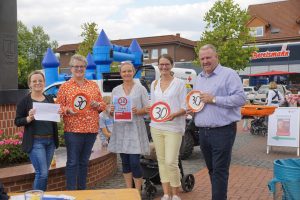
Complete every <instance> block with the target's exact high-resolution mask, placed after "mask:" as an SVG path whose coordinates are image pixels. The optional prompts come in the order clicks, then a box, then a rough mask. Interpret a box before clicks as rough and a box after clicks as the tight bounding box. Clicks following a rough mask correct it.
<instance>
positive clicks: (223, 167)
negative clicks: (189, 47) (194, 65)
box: [194, 44, 246, 200]
mask: <svg viewBox="0 0 300 200" xmlns="http://www.w3.org/2000/svg"><path fill="white" fill-rule="evenodd" d="M199 60H200V63H201V66H202V68H203V71H202V72H201V73H200V74H199V75H198V77H197V80H196V84H195V86H194V90H199V91H201V92H202V94H201V95H200V99H201V101H202V102H204V103H205V106H204V108H203V109H202V110H201V111H200V112H198V113H195V124H196V126H197V127H198V128H199V143H200V148H201V151H202V153H203V156H204V159H205V163H206V166H207V168H208V171H209V172H208V173H209V176H210V181H211V185H212V199H213V200H224V199H227V186H228V177H229V166H230V160H231V151H232V146H233V143H234V140H235V136H236V122H237V121H239V120H240V119H241V111H240V107H241V106H243V105H244V104H245V102H246V96H245V94H244V90H243V85H242V82H241V79H240V78H239V76H238V74H237V73H236V72H235V71H234V70H232V69H230V68H227V67H223V66H221V65H220V64H219V59H218V54H217V51H216V48H215V47H214V46H213V45H210V44H207V45H204V46H202V47H201V48H200V50H199Z"/></svg>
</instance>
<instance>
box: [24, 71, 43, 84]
mask: <svg viewBox="0 0 300 200" xmlns="http://www.w3.org/2000/svg"><path fill="white" fill-rule="evenodd" d="M35 74H39V75H41V76H42V77H43V79H44V82H45V75H44V74H43V72H41V71H40V70H35V71H33V72H31V73H30V74H29V75H28V76H27V85H28V87H30V86H29V85H30V82H31V77H32V76H33V75H35Z"/></svg>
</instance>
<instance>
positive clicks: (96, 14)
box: [17, 0, 280, 46]
mask: <svg viewBox="0 0 300 200" xmlns="http://www.w3.org/2000/svg"><path fill="white" fill-rule="evenodd" d="M274 1H280V0H235V2H236V3H238V4H239V5H240V7H241V8H242V9H247V7H248V5H249V4H261V3H268V2H274ZM214 2H216V0H83V1H82V0H81V1H79V0H17V9H18V11H17V15H18V20H20V21H22V22H23V23H24V24H25V25H26V26H27V27H28V28H30V29H31V28H32V26H42V27H43V29H44V31H45V32H46V33H47V34H48V35H49V36H50V40H51V41H52V40H56V41H57V42H58V44H59V46H60V45H63V44H72V43H79V42H81V41H82V40H83V38H82V37H80V34H81V32H82V29H81V25H83V24H84V23H87V22H88V23H91V22H95V23H96V24H97V25H98V32H99V33H100V31H101V30H102V29H103V30H104V31H105V33H106V35H107V36H108V38H109V39H110V40H117V39H128V38H140V37H151V36H159V35H175V34H176V33H180V35H181V37H184V38H187V39H190V40H199V38H200V36H201V33H202V31H204V27H205V24H204V22H203V17H204V14H205V13H206V12H207V11H208V10H209V9H210V8H211V7H212V6H213V4H214Z"/></svg>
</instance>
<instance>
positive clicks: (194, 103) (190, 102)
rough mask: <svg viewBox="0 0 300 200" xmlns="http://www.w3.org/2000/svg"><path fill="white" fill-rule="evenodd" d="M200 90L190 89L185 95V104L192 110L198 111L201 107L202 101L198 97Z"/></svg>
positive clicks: (202, 105)
mask: <svg viewBox="0 0 300 200" xmlns="http://www.w3.org/2000/svg"><path fill="white" fill-rule="evenodd" d="M200 94H201V91H198V90H192V91H190V92H189V93H188V94H187V96H186V104H187V106H188V108H189V109H191V110H192V111H193V112H199V111H201V110H202V109H203V107H204V105H205V104H204V103H203V102H202V101H201V99H200Z"/></svg>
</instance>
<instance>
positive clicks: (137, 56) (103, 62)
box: [42, 30, 143, 86]
mask: <svg viewBox="0 0 300 200" xmlns="http://www.w3.org/2000/svg"><path fill="white" fill-rule="evenodd" d="M86 59H87V63H88V64H87V69H86V78H87V79H89V80H101V79H103V73H109V72H110V65H111V63H112V62H122V61H131V62H132V64H133V66H134V67H135V68H138V67H139V66H141V65H142V64H143V51H142V49H141V47H140V45H139V44H138V42H137V40H136V39H134V40H132V42H131V44H130V46H129V47H124V46H118V45H113V44H111V42H110V40H109V39H108V37H107V35H106V34H105V32H104V30H101V32H100V34H99V36H98V38H97V40H96V42H95V44H94V47H93V54H90V53H89V54H88V55H87V58H86ZM42 65H43V68H44V72H45V77H46V86H49V85H51V84H53V83H55V82H58V81H65V80H68V79H69V78H70V76H69V75H68V74H65V73H64V74H58V66H59V62H58V60H57V58H56V56H55V55H54V53H53V51H52V50H51V49H50V48H48V49H47V52H46V54H45V57H44V59H43V62H42ZM140 75H141V74H137V75H136V76H135V77H136V78H140Z"/></svg>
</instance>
